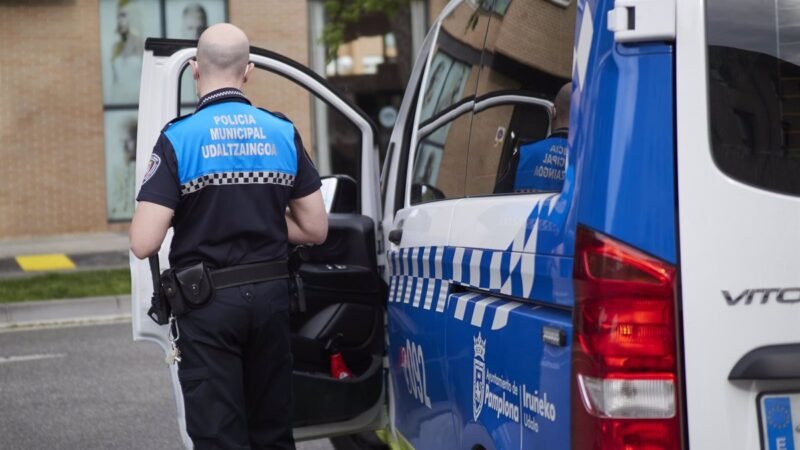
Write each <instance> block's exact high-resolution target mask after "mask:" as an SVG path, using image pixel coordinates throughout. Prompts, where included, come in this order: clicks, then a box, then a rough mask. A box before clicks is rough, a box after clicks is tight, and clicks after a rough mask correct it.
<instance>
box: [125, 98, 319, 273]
mask: <svg viewBox="0 0 800 450" xmlns="http://www.w3.org/2000/svg"><path fill="white" fill-rule="evenodd" d="M320 186H321V183H320V180H319V174H318V173H317V170H316V168H315V167H314V165H313V163H312V162H311V160H310V159H309V157H308V154H307V153H306V151H305V149H304V147H303V143H302V141H301V139H300V134H299V133H298V132H297V130H296V129H295V128H294V125H292V123H291V122H290V121H289V120H288V119H287V118H286V117H284V116H283V115H281V114H277V113H271V112H269V111H266V110H262V109H259V108H255V107H253V106H251V104H250V102H249V101H248V100H247V98H246V97H245V96H244V94H242V92H241V91H239V90H237V89H233V88H226V89H220V90H217V91H214V92H211V93H209V94H208V95H206V96H204V97H203V98H202V99H200V103H199V105H198V108H197V111H195V112H194V114H191V115H189V116H185V117H180V118H178V119H175V120H173V121H172V122H170V123H169V124H167V126H166V127H164V129H163V130H162V131H161V135H160V136H159V138H158V141H157V142H156V145H155V148H154V149H153V154H152V156H151V157H150V162H149V166H148V169H147V172H146V173H145V177H144V181H143V183H142V189H141V190H140V191H139V195H138V197H137V200H138V201H146V202H152V203H157V204H159V205H163V206H166V207H168V208H170V209H173V210H174V211H175V215H174V217H173V219H172V226H173V228H174V230H175V236H174V238H173V239H172V247H171V249H170V255H169V259H170V265H171V266H172V267H187V266H190V265H193V264H196V263H198V262H200V261H203V262H205V263H206V264H208V265H209V266H210V267H212V268H222V267H229V266H234V265H239V264H246V263H253V262H262V261H272V260H275V259H281V258H285V257H286V254H287V251H288V235H287V229H286V218H285V211H286V207H287V205H288V203H289V200H290V199H295V198H301V197H305V196H306V195H309V194H311V193H313V192H314V191H316V190H317V189H319V188H320Z"/></svg>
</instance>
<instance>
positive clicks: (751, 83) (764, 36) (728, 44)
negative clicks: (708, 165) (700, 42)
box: [706, 0, 800, 195]
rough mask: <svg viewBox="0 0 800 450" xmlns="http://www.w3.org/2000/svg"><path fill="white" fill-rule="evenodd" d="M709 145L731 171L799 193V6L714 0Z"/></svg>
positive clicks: (780, 0)
mask: <svg viewBox="0 0 800 450" xmlns="http://www.w3.org/2000/svg"><path fill="white" fill-rule="evenodd" d="M706 17H707V21H708V25H707V30H708V31H707V32H708V89H709V96H708V98H709V111H708V113H709V124H710V127H711V130H710V131H711V148H712V149H711V151H712V155H713V157H714V162H715V163H716V164H717V167H719V168H720V170H722V171H723V172H724V173H725V174H726V175H728V176H730V177H732V178H734V179H736V180H739V181H741V182H743V183H747V184H749V185H752V186H756V187H758V188H762V189H766V190H769V191H774V192H779V193H783V194H789V195H800V177H798V173H800V32H798V29H800V28H799V27H798V25H800V7H798V5H797V2H796V1H794V0H776V1H774V2H754V1H753V0H709V1H708V3H707V14H706Z"/></svg>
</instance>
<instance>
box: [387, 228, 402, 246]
mask: <svg viewBox="0 0 800 450" xmlns="http://www.w3.org/2000/svg"><path fill="white" fill-rule="evenodd" d="M401 240H403V229H402V228H395V229H394V230H392V231H390V232H389V242H391V243H392V244H394V245H400V241H401Z"/></svg>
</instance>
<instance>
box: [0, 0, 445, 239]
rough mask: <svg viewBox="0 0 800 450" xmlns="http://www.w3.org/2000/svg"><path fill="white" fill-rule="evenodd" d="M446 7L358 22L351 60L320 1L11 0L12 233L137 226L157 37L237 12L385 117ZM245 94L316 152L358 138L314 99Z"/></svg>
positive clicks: (2, 171)
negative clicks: (329, 56)
mask: <svg viewBox="0 0 800 450" xmlns="http://www.w3.org/2000/svg"><path fill="white" fill-rule="evenodd" d="M444 4H446V0H431V1H429V2H425V1H422V0H412V1H411V5H410V7H409V8H408V10H407V11H402V12H401V13H400V14H398V16H400V18H391V19H387V20H386V23H387V25H386V27H385V28H386V29H385V30H382V31H381V30H378V31H375V30H371V31H370V30H368V29H370V28H374V27H369V26H363V27H361V28H362V31H363V33H361V35H360V36H359V31H358V30H356V31H355V36H356V37H355V38H353V39H352V40H350V41H348V42H346V43H345V45H343V46H342V47H341V48H340V50H339V53H338V55H339V58H337V59H336V60H335V61H332V62H328V61H326V60H325V48H324V47H323V46H322V45H321V44H320V37H321V33H322V27H323V26H324V23H325V16H324V7H323V2H322V1H320V0H303V1H301V0H297V1H285V0H261V1H258V2H253V1H245V0H217V1H214V0H199V1H193V0H99V1H98V0H74V1H69V2H67V1H59V0H48V1H34V2H19V1H14V2H0V179H2V183H0V239H5V238H14V237H23V236H45V235H56V234H69V233H86V232H100V231H125V230H126V229H127V227H128V224H129V218H130V215H131V214H132V211H133V209H132V208H133V199H132V197H133V186H132V183H133V180H132V178H131V177H132V175H130V174H131V170H132V161H131V158H130V155H131V150H130V148H131V145H133V148H135V134H136V132H135V130H136V125H135V120H134V121H131V119H130V118H131V117H136V114H137V111H138V110H137V106H136V103H137V102H138V75H137V74H136V70H137V68H136V59H135V58H136V57H137V56H138V57H139V58H140V55H141V51H142V48H141V43H143V41H144V38H145V37H148V36H157V37H181V38H185V37H191V34H192V33H199V32H200V31H202V28H203V27H204V26H207V25H209V24H211V23H214V22H217V21H220V20H227V21H229V22H231V23H233V24H236V25H237V26H239V27H241V28H242V29H243V30H244V31H245V32H246V33H247V34H248V36H249V37H250V40H251V43H252V45H254V46H258V47H263V48H268V49H270V50H273V51H276V52H278V53H281V54H283V55H286V56H288V57H290V58H292V59H294V60H296V61H298V62H300V63H302V64H305V65H308V66H309V67H312V68H313V69H314V70H315V71H317V72H318V73H320V74H323V75H327V76H328V77H329V79H331V81H332V82H334V84H336V85H338V86H340V87H341V88H342V89H343V90H344V92H345V93H346V95H348V96H350V97H351V98H353V99H354V101H356V103H357V104H359V106H361V107H362V109H364V110H365V111H367V112H368V113H369V114H370V115H375V116H377V114H378V113H379V110H380V109H382V108H384V107H387V106H388V107H391V106H392V105H395V106H396V105H399V99H400V98H401V97H402V89H403V88H404V86H405V79H400V78H401V77H400V76H398V75H397V74H396V73H394V72H392V73H391V74H390V76H387V75H386V73H387V70H385V69H386V68H387V66H391V65H392V64H394V65H395V66H399V67H400V68H401V69H402V68H403V67H406V69H404V70H405V71H407V67H410V64H411V61H412V58H413V55H414V53H415V49H416V48H417V47H418V46H419V45H420V43H421V40H422V38H423V37H424V33H425V31H426V29H427V24H428V23H429V21H430V20H432V18H435V17H436V15H437V14H438V12H439V11H440V10H441V9H442V8H443V7H444ZM201 10H202V11H201ZM398 20H404V21H405V22H403V23H400V24H399V25H398V23H397V21H398ZM406 28H407V29H406ZM404 29H405V30H406V33H407V34H404V33H403V31H402V30H404ZM365 30H366V31H365ZM397 30H401V31H399V32H398V31H397ZM398 35H400V36H399V37H398ZM376 36H377V37H379V38H377V37H376ZM134 38H138V40H137V39H134ZM401 56H402V61H399V59H400V58H401ZM127 57H130V59H129V60H126V58H127ZM348 58H349V61H350V63H351V64H350V67H349V68H345V67H344V66H345V65H346V63H347V62H348ZM139 64H140V62H139ZM389 68H391V67H389ZM345 69H346V70H345ZM395 72H398V73H399V72H403V70H400V71H395ZM406 76H407V74H406ZM126 77H127V81H126ZM131 79H132V80H135V81H131ZM184 79H188V78H184ZM386 80H389V81H386ZM112 83H119V84H120V85H119V86H117V87H116V88H112ZM125 83H127V84H125ZM370 83H371V84H370ZM382 83H383V84H382ZM387 83H388V84H387ZM123 85H124V86H123ZM184 85H185V86H188V87H187V88H185V89H184V90H182V93H181V95H182V104H183V105H184V106H185V110H187V111H191V109H192V108H191V103H192V102H193V101H194V100H195V99H196V97H194V96H193V86H191V83H190V82H189V83H184ZM120 86H122V87H120ZM125 86H127V88H129V90H131V89H132V91H131V92H128V91H125ZM357 86H367V87H369V89H371V91H359V90H358V88H357ZM245 90H246V91H247V94H248V95H249V96H251V97H252V98H253V99H254V100H255V102H256V103H257V104H259V105H260V106H264V107H266V108H268V109H271V110H276V111H281V112H283V113H285V114H286V115H287V116H289V117H291V118H292V119H293V121H294V122H295V124H296V125H297V127H298V129H299V130H300V132H301V134H302V135H303V139H304V141H305V142H306V146H307V147H309V151H310V152H311V153H312V155H314V154H317V153H323V152H318V151H317V149H316V146H317V145H318V144H319V145H332V146H335V145H337V139H339V140H341V141H342V144H343V145H345V144H346V140H347V139H346V137H341V136H338V137H337V136H336V135H335V133H333V132H332V131H331V130H334V129H335V125H336V119H335V117H330V116H326V115H325V114H324V113H320V111H319V110H318V109H319V107H318V106H316V107H315V105H316V103H317V102H314V101H312V99H310V98H309V97H308V95H305V94H302V93H300V94H298V93H297V92H296V91H293V90H291V89H286V88H285V86H282V85H281V84H280V83H275V82H274V81H273V80H270V79H266V78H264V79H259V78H258V77H256V78H255V79H253V80H252V82H251V83H248V86H246V89H245ZM184 92H185V93H184ZM184 97H187V98H186V99H185V100H184ZM315 108H316V109H317V110H316V111H315ZM376 121H377V120H376ZM386 128H387V129H386V130H383V131H384V134H386V135H388V128H390V127H386ZM131 136H134V137H133V138H131ZM131 139H133V142H131ZM326 148H327V147H326ZM133 153H135V152H133ZM344 153H345V154H344V156H342V157H340V158H339V159H338V160H337V159H336V158H333V159H332V160H326V161H322V162H323V163H324V164H323V168H324V169H325V170H324V171H335V170H336V169H338V168H342V170H344V171H346V169H347V164H348V161H347V156H346V152H344ZM319 156H320V157H322V159H325V158H324V156H325V155H322V154H320V155H319ZM318 163H319V162H318ZM337 166H338V167H337Z"/></svg>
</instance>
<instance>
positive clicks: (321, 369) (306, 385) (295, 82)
mask: <svg viewBox="0 0 800 450" xmlns="http://www.w3.org/2000/svg"><path fill="white" fill-rule="evenodd" d="M196 45H197V43H196V41H178V40H168V39H148V41H147V42H146V44H145V54H144V62H143V69H142V82H141V94H140V101H139V105H140V107H139V129H138V146H137V153H136V156H137V158H136V179H137V186H136V191H137V192H138V189H139V187H140V186H141V180H142V177H143V176H144V173H145V171H146V163H147V161H148V159H149V157H150V153H151V152H152V148H153V145H154V144H155V141H156V138H157V137H158V134H159V130H161V128H162V127H163V126H164V124H166V123H167V122H168V121H170V120H171V119H173V118H174V117H176V116H177V115H179V113H181V112H182V113H190V112H191V111H192V110H193V109H194V108H193V106H192V105H191V102H188V101H187V99H186V98H185V96H186V94H185V93H184V94H183V95H184V98H183V99H181V97H180V96H181V92H182V91H183V92H191V89H186V88H185V86H184V89H181V87H180V86H181V82H180V80H181V77H182V73H183V72H184V71H185V70H186V67H187V64H188V61H189V59H190V58H192V57H193V56H194V55H195V53H196V48H195V47H196ZM250 60H251V61H252V62H253V63H255V65H256V68H257V70H255V71H254V74H253V75H252V76H251V79H250V81H249V82H248V84H247V85H246V86H245V93H246V94H247V93H248V87H249V86H252V85H253V84H254V83H255V84H256V86H258V84H259V83H260V84H261V85H270V86H273V87H274V86H275V85H276V84H279V85H281V86H282V91H283V92H282V93H283V94H288V95H295V96H296V97H293V98H297V102H299V103H300V104H301V105H302V107H305V105H307V103H304V102H303V100H304V99H306V98H308V97H309V94H311V95H313V96H314V97H316V98H317V99H319V100H321V101H318V102H317V105H316V107H317V108H326V111H327V113H328V117H329V119H330V120H331V121H332V123H335V124H336V127H337V129H336V132H337V133H339V134H337V136H339V135H340V134H341V132H342V130H343V129H347V130H350V131H349V132H350V135H349V137H348V139H346V140H344V141H345V142H344V143H343V142H341V140H340V141H335V140H333V141H331V142H328V143H327V144H326V145H330V146H331V151H332V154H333V155H339V156H342V154H344V157H345V159H346V160H347V161H349V163H350V164H349V165H348V166H347V167H348V168H349V169H350V172H349V173H347V174H346V175H348V176H343V177H338V178H337V179H336V181H335V182H332V181H333V180H332V179H331V180H323V185H324V188H323V190H328V189H329V188H331V191H330V192H326V194H334V193H335V195H328V196H327V198H328V200H329V202H328V207H329V225H330V228H329V233H328V238H327V240H326V242H325V243H323V244H322V245H319V246H314V247H311V248H310V249H309V251H308V260H307V261H306V262H305V263H304V264H303V265H302V267H301V269H300V272H301V275H302V276H303V278H304V280H305V292H306V310H305V312H300V313H295V314H293V315H292V324H291V325H292V352H293V356H294V361H295V370H294V377H293V383H294V391H295V396H294V397H295V406H294V417H293V423H294V426H295V429H294V433H295V438H296V439H298V440H302V439H309V438H314V437H320V436H329V435H334V434H345V433H354V432H358V431H364V430H369V429H375V428H378V427H380V426H381V425H382V424H383V422H384V416H385V415H384V392H383V387H384V368H383V352H384V336H385V334H384V327H383V315H384V303H385V295H386V294H385V292H386V289H385V284H384V282H383V280H382V279H381V278H380V275H379V273H378V265H379V261H380V259H382V255H381V254H380V253H379V248H380V245H379V244H378V233H377V224H378V223H379V220H380V212H379V211H380V210H379V208H380V199H379V197H378V194H379V189H378V161H377V155H378V153H377V150H376V148H375V144H374V131H373V125H372V124H371V122H370V121H369V119H368V118H367V117H366V116H365V115H364V114H363V113H361V112H360V111H359V110H358V109H357V108H356V107H354V106H353V105H351V104H350V103H349V102H348V101H347V100H345V99H344V98H343V97H341V96H340V95H338V94H337V93H336V92H334V91H333V88H332V87H331V86H330V85H328V84H327V82H326V81H325V80H324V79H322V78H321V77H319V76H318V75H316V74H315V73H313V72H312V71H310V70H309V69H307V68H305V67H303V66H301V65H300V64H298V63H296V62H294V61H292V60H290V59H288V58H285V57H283V56H281V55H278V54H275V53H272V52H269V51H266V50H263V49H259V48H252V49H251V55H250ZM183 79H184V80H185V81H184V84H185V83H186V82H187V80H188V81H189V82H191V79H190V78H188V77H183ZM284 86H285V89H284V88H283V87H284ZM255 91H257V89H256V90H255ZM256 94H257V92H256ZM254 104H255V105H256V106H262V107H267V108H269V98H266V99H265V100H264V103H262V102H261V101H259V99H258V98H257V97H256V98H254ZM296 120H302V118H297V117H296ZM298 127H299V126H298ZM299 128H301V129H302V127H299ZM301 132H302V131H301ZM303 138H304V139H303V141H304V143H305V145H306V147H307V148H308V149H309V151H310V153H311V154H312V155H313V154H314V150H315V149H314V148H313V144H312V141H311V139H310V137H309V136H303ZM347 145H349V146H347ZM323 175H325V174H323ZM353 181H355V183H353ZM334 184H338V185H339V187H338V188H335V189H333V186H334ZM171 238H172V232H171V231H170V232H169V233H168V235H167V239H166V240H165V242H164V245H163V246H162V248H161V251H160V253H159V258H160V261H161V267H162V268H166V267H168V260H167V256H168V252H169V243H170V241H171ZM131 275H132V280H133V292H132V303H133V304H132V320H133V337H134V339H135V340H147V341H151V342H154V343H156V344H158V345H159V346H160V347H161V348H162V349H164V350H165V351H166V349H167V347H168V341H167V327H166V326H164V327H160V326H158V325H156V324H155V323H154V322H152V321H151V320H150V319H149V318H148V317H147V315H146V312H147V309H148V307H149V303H150V296H151V293H152V281H151V277H150V270H149V267H148V264H147V261H140V260H137V259H136V258H135V257H133V256H131ZM331 340H336V343H337V344H338V347H339V349H340V350H341V352H342V354H343V356H344V359H345V362H346V363H347V365H348V366H349V369H350V370H351V371H352V372H353V375H354V376H353V378H351V379H347V380H336V379H333V378H332V377H331V376H330V368H329V363H330V358H329V353H328V351H327V350H326V345H327V344H329V342H330V341H331ZM169 370H170V373H171V377H172V384H173V388H174V392H175V399H176V402H177V409H178V421H179V424H180V427H181V432H182V435H183V438H184V443H187V444H188V443H189V440H188V437H187V436H186V434H185V422H184V415H183V401H182V396H181V390H180V387H179V384H178V378H177V368H176V366H174V365H173V366H170V367H169ZM165 373H166V371H165ZM165 382H166V380H165Z"/></svg>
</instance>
